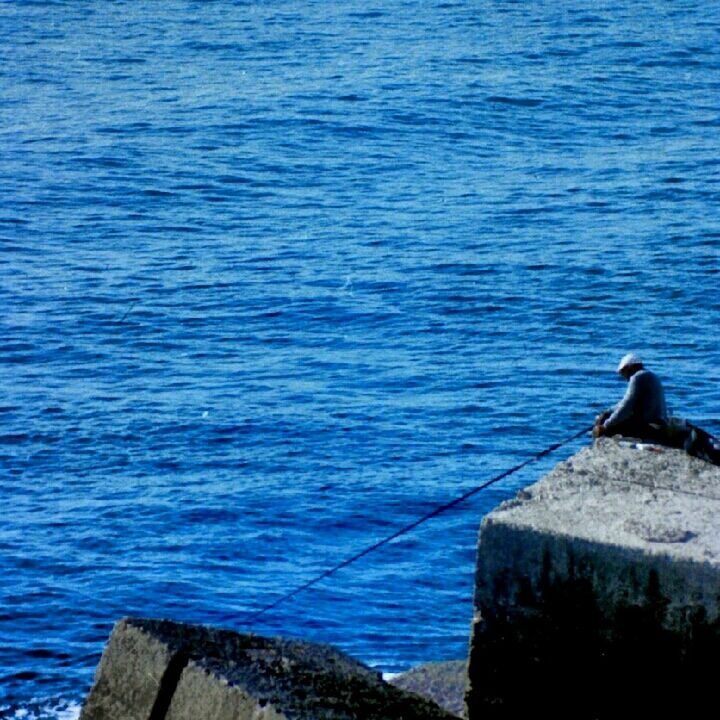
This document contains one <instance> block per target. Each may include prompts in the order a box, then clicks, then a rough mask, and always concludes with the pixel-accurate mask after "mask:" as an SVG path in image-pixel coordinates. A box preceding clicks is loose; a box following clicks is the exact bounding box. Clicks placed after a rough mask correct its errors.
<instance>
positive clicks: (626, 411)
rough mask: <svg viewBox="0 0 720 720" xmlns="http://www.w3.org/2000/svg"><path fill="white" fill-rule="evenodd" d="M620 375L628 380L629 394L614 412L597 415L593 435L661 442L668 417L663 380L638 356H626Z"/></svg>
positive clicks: (633, 354)
mask: <svg viewBox="0 0 720 720" xmlns="http://www.w3.org/2000/svg"><path fill="white" fill-rule="evenodd" d="M617 372H618V373H619V374H620V375H622V376H623V377H624V378H625V379H626V380H627V381H628V387H627V391H626V392H625V396H624V397H623V399H622V400H621V401H620V402H619V403H618V404H617V405H616V406H615V408H614V410H608V411H606V412H604V413H601V414H600V415H598V417H597V419H596V421H595V427H594V428H593V436H594V437H600V436H601V435H623V436H624V437H633V438H638V439H640V440H648V441H662V439H663V438H664V437H665V427H666V426H667V422H668V414H667V406H666V405H665V391H664V390H663V386H662V383H661V382H660V378H659V377H658V376H657V375H655V373H653V372H650V370H646V369H645V367H644V366H643V362H642V360H641V359H640V358H639V357H638V356H637V355H635V353H628V354H627V355H625V357H624V358H623V359H622V360H621V361H620V364H619V365H618V368H617Z"/></svg>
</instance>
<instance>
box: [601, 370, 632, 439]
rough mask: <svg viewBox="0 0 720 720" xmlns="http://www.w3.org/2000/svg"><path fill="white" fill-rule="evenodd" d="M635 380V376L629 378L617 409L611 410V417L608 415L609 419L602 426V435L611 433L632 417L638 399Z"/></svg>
mask: <svg viewBox="0 0 720 720" xmlns="http://www.w3.org/2000/svg"><path fill="white" fill-rule="evenodd" d="M636 378H637V375H633V376H632V377H631V378H630V382H629V383H628V387H627V390H626V391H625V395H624V396H623V399H622V400H621V401H620V402H619V403H618V404H617V407H616V408H615V410H613V413H612V415H610V417H609V418H608V419H607V420H606V421H605V422H604V423H603V425H602V429H603V433H605V434H606V433H608V432H609V431H612V429H613V428H614V427H615V426H617V425H619V424H620V423H622V422H624V421H625V420H628V419H629V418H631V417H632V415H633V413H634V412H635V406H636V404H637V398H638V388H637V382H636Z"/></svg>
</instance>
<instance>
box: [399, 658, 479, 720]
mask: <svg viewBox="0 0 720 720" xmlns="http://www.w3.org/2000/svg"><path fill="white" fill-rule="evenodd" d="M388 682H389V683H391V684H392V685H395V687H399V688H401V689H403V690H407V691H408V692H413V693H416V694H417V695H421V696H422V697H425V698H428V699H429V700H432V701H433V702H435V703H437V704H438V705H439V706H440V707H441V708H444V709H445V710H447V711H448V712H450V713H452V714H453V715H456V716H457V717H463V715H464V712H465V687H466V685H467V660H449V661H446V662H432V663H426V664H424V665H419V666H418V667H414V668H412V669H411V670H408V671H407V672H404V673H401V674H400V675H396V676H395V677H393V678H390V679H389V680H388Z"/></svg>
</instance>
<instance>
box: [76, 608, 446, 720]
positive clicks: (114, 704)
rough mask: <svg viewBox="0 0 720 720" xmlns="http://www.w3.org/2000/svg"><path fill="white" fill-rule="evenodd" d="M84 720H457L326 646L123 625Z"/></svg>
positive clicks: (151, 623)
mask: <svg viewBox="0 0 720 720" xmlns="http://www.w3.org/2000/svg"><path fill="white" fill-rule="evenodd" d="M80 717H81V720H251V719H252V720H280V719H281V718H287V720H294V719H297V720H304V719H308V720H309V719H310V718H312V719H313V720H322V719H324V718H337V719H338V720H341V719H345V718H347V719H348V720H350V719H351V718H358V719H359V718H368V720H371V719H375V718H377V720H380V719H383V720H385V719H387V720H399V719H400V718H403V719H406V720H410V719H417V720H421V719H422V720H425V719H427V720H450V719H451V718H452V717H453V716H452V715H450V714H449V713H447V712H445V711H444V710H442V709H441V708H440V707H438V706H437V705H435V704H434V703H432V702H430V701H428V700H424V699H422V698H420V697H418V696H417V695H414V694H412V693H407V692H403V691H402V690H400V689H398V688H396V687H393V686H392V685H389V684H388V683H386V682H384V681H383V680H382V679H381V677H380V675H379V674H378V673H377V672H374V671H373V670H371V669H370V668H368V667H366V666H365V665H363V664H362V663H359V662H357V661H355V660H353V659H352V658H350V657H348V656H347V655H344V654H343V653H341V652H339V651H338V650H335V649H334V648H332V647H330V646H326V645H317V644H314V643H309V642H303V641H300V640H284V639H281V638H265V637H261V636H259V635H252V634H241V633H236V632H232V631H230V630H220V629H216V628H209V627H204V626H198V625H185V624H181V623H175V622H170V621H165V620H147V619H136V618H126V619H124V620H121V621H120V622H118V623H117V624H116V625H115V628H114V629H113V632H112V634H111V636H110V639H109V641H108V643H107V645H106V647H105V650H104V652H103V656H102V659H101V661H100V664H99V666H98V669H97V672H96V677H95V684H94V686H93V688H92V689H91V691H90V694H89V695H88V698H87V700H86V702H85V705H84V707H83V710H82V714H81V716H80Z"/></svg>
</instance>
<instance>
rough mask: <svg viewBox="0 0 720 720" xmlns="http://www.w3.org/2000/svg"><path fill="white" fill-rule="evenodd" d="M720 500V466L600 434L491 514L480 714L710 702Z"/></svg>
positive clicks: (473, 705)
mask: <svg viewBox="0 0 720 720" xmlns="http://www.w3.org/2000/svg"><path fill="white" fill-rule="evenodd" d="M719 511H720V468H717V467H715V466H713V465H710V464H709V463H706V462H703V461H702V460H698V459H696V458H692V457H689V456H688V455H686V454H685V453H684V452H682V451H679V450H671V449H667V448H658V447H652V446H650V447H648V446H642V445H636V444H632V443H625V442H618V441H616V440H609V439H601V440H600V441H598V442H597V443H596V444H595V445H594V446H592V447H589V448H586V449H584V450H582V451H581V452H579V453H578V454H576V455H575V456H574V457H572V458H570V460H568V461H567V462H564V463H560V464H559V465H557V466H556V468H555V469H554V470H553V471H551V472H550V473H549V474H548V475H547V476H546V477H545V478H544V479H542V480H541V481H540V482H538V483H536V484H535V485H532V486H531V487H529V488H527V489H526V490H523V491H521V492H520V493H519V494H518V496H517V497H516V498H515V499H513V500H510V501H508V502H506V503H504V504H502V505H501V506H500V507H499V508H498V509H497V510H495V511H494V512H492V513H490V514H489V515H488V516H487V517H486V518H485V520H484V521H483V523H482V526H481V531H480V540H479V546H478V563H477V573H476V589H475V613H476V614H475V618H474V621H473V627H472V637H471V648H470V659H469V685H468V694H467V711H468V716H469V718H471V720H472V719H473V718H480V717H482V718H487V717H502V718H513V717H519V716H520V715H522V714H524V713H528V712H533V713H537V712H553V713H555V714H556V715H557V714H562V715H563V716H572V717H575V718H605V717H608V718H609V717H620V716H624V715H628V714H630V713H631V712H635V713H639V715H638V716H639V717H640V716H647V717H650V716H653V717H671V716H673V715H672V714H673V713H674V712H679V711H681V710H682V712H683V714H686V712H687V711H688V707H689V706H690V705H695V704H697V703H698V702H701V701H702V700H703V699H704V700H707V699H709V698H710V697H711V696H712V695H713V694H714V684H715V676H716V673H717V669H718V661H717V659H718V657H720V619H719V617H718V601H719V598H720V512H719ZM653 713H654V714H653Z"/></svg>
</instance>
